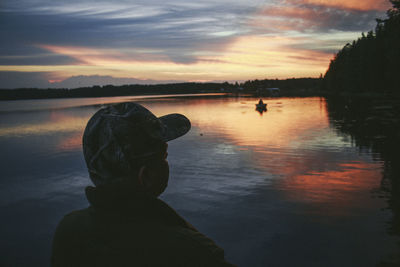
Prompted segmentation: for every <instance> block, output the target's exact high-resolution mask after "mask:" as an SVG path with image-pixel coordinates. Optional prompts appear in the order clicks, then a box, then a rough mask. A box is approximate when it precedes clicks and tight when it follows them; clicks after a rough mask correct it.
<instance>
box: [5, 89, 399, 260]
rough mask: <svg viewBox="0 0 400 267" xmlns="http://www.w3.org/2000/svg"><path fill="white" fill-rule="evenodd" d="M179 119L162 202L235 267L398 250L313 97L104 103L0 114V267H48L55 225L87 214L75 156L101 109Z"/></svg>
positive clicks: (355, 156)
mask: <svg viewBox="0 0 400 267" xmlns="http://www.w3.org/2000/svg"><path fill="white" fill-rule="evenodd" d="M122 101H136V102H139V103H141V104H142V105H144V106H145V107H147V108H149V109H150V110H152V111H153V113H155V114H156V115H157V116H161V115H165V114H167V113H173V112H178V113H182V114H184V115H186V116H187V117H188V118H190V120H191V122H192V129H191V131H190V132H189V133H188V134H187V135H185V136H184V137H182V138H180V139H177V140H174V141H172V142H170V144H169V162H170V166H171V178H170V185H169V187H168V188H167V190H166V191H165V193H164V194H163V195H162V198H163V199H164V200H165V201H166V202H168V203H169V204H170V205H171V206H173V207H174V208H175V209H177V210H178V212H179V213H181V214H182V215H183V216H184V217H185V218H186V219H188V220H189V221H190V222H191V223H192V224H193V225H195V226H196V227H197V228H198V229H199V230H201V231H202V232H203V233H205V234H206V235H208V236H210V237H211V238H212V239H214V240H215V241H216V242H217V243H218V244H219V245H220V246H221V247H223V248H224V249H225V251H226V257H227V259H228V260H229V261H231V262H232V263H235V264H237V265H239V266H267V265H269V266H375V265H376V264H378V263H380V262H382V261H385V260H386V259H387V258H389V257H391V255H393V254H394V253H396V251H398V246H397V245H396V242H398V241H399V239H398V238H397V237H395V236H391V235H389V234H388V231H387V229H388V221H389V220H390V219H391V217H392V213H391V211H390V210H388V209H385V207H386V206H387V205H386V202H385V199H383V198H380V196H381V195H380V194H379V192H380V186H381V181H382V172H383V161H382V160H380V159H379V156H378V155H376V154H373V153H372V152H371V151H369V150H360V149H359V148H357V147H356V146H355V145H354V144H353V142H352V141H351V138H350V137H349V136H346V134H343V133H340V132H339V131H338V130H336V129H335V128H333V126H332V125H331V124H330V122H329V119H328V112H327V108H326V101H325V99H322V98H274V99H267V100H266V101H265V102H266V103H268V111H267V112H266V113H263V114H260V113H258V112H257V111H255V110H254V108H255V106H254V104H255V103H256V102H257V99H255V98H232V97H216V96H215V97H206V96H197V97H161V96H159V97H147V98H132V97H114V98H86V99H85V98H82V99H61V100H29V101H3V102H1V103H0V146H1V151H2V153H1V154H0V162H1V179H0V209H1V214H2V215H1V220H0V237H1V238H0V266H3V265H4V266H48V265H49V257H50V247H51V239H52V234H53V232H54V229H55V227H56V225H57V223H58V221H59V220H60V219H61V218H62V216H63V215H64V214H65V213H67V212H69V211H71V210H74V209H80V208H84V207H86V206H87V205H88V204H87V201H86V199H85V197H84V188H85V187H86V186H87V185H90V184H91V182H90V180H89V178H88V174H87V171H86V168H85V164H84V159H83V156H82V149H81V138H82V132H83V129H84V127H85V125H86V122H87V121H88V119H89V118H90V117H91V115H93V114H94V112H96V111H97V110H98V109H99V108H100V107H101V106H102V105H104V104H107V103H115V102H122Z"/></svg>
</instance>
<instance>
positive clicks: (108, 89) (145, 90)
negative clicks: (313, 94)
mask: <svg viewBox="0 0 400 267" xmlns="http://www.w3.org/2000/svg"><path fill="white" fill-rule="evenodd" d="M224 86H225V87H228V86H229V84H228V83H222V84H221V83H174V84H156V85H139V84H133V85H122V86H114V85H105V86H97V85H96V86H92V87H81V88H76V89H37V88H21V89H1V90H0V100H17V99H40V98H72V97H108V96H130V95H152V94H193V93H212V92H220V91H221V88H223V87H224Z"/></svg>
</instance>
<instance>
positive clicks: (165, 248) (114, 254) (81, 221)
mask: <svg viewBox="0 0 400 267" xmlns="http://www.w3.org/2000/svg"><path fill="white" fill-rule="evenodd" d="M86 196H87V198H88V200H89V202H90V204H91V206H90V207H89V208H87V209H83V210H78V211H73V212H71V213H69V214H68V215H66V216H65V217H64V218H63V219H62V221H61V222H60V223H59V225H58V227H57V230H56V233H55V235H54V240H53V251H52V258H51V263H52V266H53V267H58V266H71V267H72V266H85V267H90V266H99V267H101V266H232V265H231V264H229V263H227V262H225V261H224V251H223V250H222V249H221V248H220V247H218V246H217V245H216V244H215V243H214V242H213V241H212V240H211V239H209V238H207V237H206V236H204V235H203V234H201V233H200V232H198V231H197V230H196V229H195V228H194V227H193V226H191V225H190V224H189V223H187V222H186V221H185V220H184V219H183V218H182V217H180V216H179V215H178V214H177V213H176V212H175V211H174V210H173V209H172V208H171V207H170V206H168V205H167V204H166V203H165V202H163V201H161V200H160V199H158V198H155V197H152V196H149V195H147V194H145V193H141V192H137V193H135V194H132V192H121V190H119V191H118V192H117V191H115V190H109V189H107V188H93V187H88V188H87V189H86Z"/></svg>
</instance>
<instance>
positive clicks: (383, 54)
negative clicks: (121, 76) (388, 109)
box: [323, 0, 400, 95]
mask: <svg viewBox="0 0 400 267" xmlns="http://www.w3.org/2000/svg"><path fill="white" fill-rule="evenodd" d="M390 2H391V3H392V5H393V7H392V8H391V9H389V10H388V11H387V16H388V18H387V19H384V20H382V19H377V25H376V28H375V31H370V32H368V33H367V34H366V35H365V34H364V33H363V34H362V37H360V38H359V39H358V40H357V41H353V42H352V43H351V44H350V43H348V44H346V45H345V46H344V47H343V49H342V50H340V51H339V52H338V53H337V54H336V56H335V57H334V59H333V60H331V63H330V65H329V68H328V70H327V72H326V74H325V76H324V82H323V89H324V90H326V91H328V92H334V93H341V92H350V93H351V92H356V93H382V94H391V95H393V94H395V95H400V86H399V74H400V72H399V70H400V0H390Z"/></svg>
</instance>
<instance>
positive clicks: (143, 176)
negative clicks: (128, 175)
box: [138, 166, 157, 191]
mask: <svg viewBox="0 0 400 267" xmlns="http://www.w3.org/2000/svg"><path fill="white" fill-rule="evenodd" d="M156 178H157V177H156V174H155V173H154V171H151V169H150V168H149V167H148V166H142V167H141V168H140V170H139V175H138V182H139V184H140V186H142V187H143V188H145V189H146V190H147V191H152V190H153V187H154V186H155V183H156V182H157V181H156Z"/></svg>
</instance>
